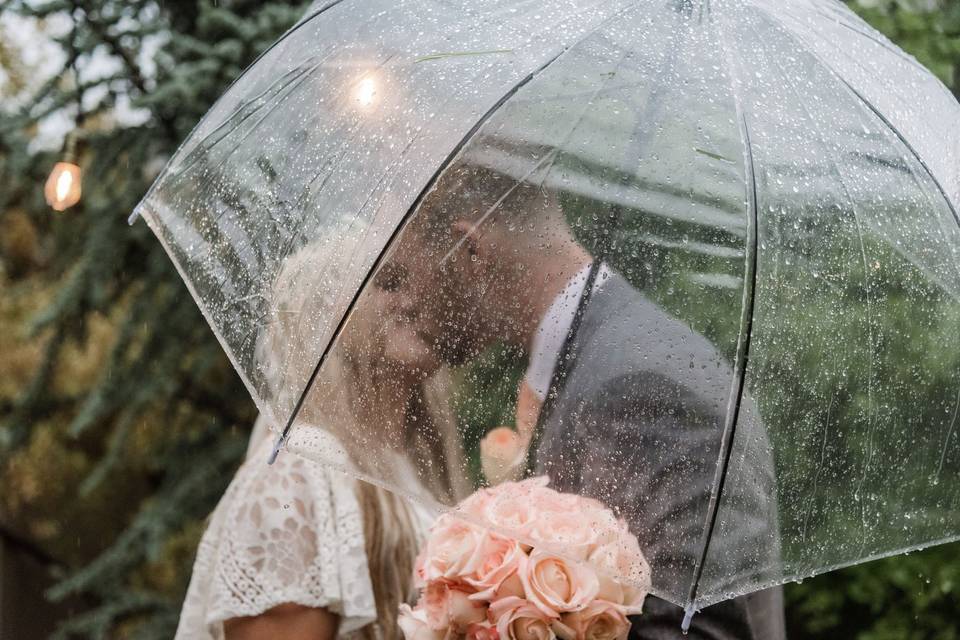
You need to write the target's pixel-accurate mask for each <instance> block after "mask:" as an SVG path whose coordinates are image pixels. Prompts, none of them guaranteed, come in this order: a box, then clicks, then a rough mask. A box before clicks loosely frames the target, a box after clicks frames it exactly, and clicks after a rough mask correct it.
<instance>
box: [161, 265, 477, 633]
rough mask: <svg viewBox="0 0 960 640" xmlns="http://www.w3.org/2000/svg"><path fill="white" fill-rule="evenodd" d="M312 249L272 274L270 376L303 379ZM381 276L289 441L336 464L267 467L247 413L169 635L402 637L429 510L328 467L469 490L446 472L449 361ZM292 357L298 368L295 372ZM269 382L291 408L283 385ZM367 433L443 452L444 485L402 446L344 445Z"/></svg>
mask: <svg viewBox="0 0 960 640" xmlns="http://www.w3.org/2000/svg"><path fill="white" fill-rule="evenodd" d="M315 257H316V255H315V254H314V253H313V252H311V251H310V248H309V246H308V247H306V248H304V249H302V250H301V251H299V252H298V253H296V254H294V255H293V256H291V257H290V258H288V260H287V261H286V262H285V264H284V267H283V269H282V270H281V273H280V275H279V276H278V277H277V280H276V282H275V285H274V290H273V304H272V309H273V310H274V317H273V318H271V320H272V322H271V323H270V325H269V326H268V328H267V329H266V330H265V331H264V332H263V335H262V337H261V339H260V341H259V343H258V346H257V355H258V360H259V362H261V363H265V366H264V373H265V377H266V379H267V380H271V379H272V380H279V379H282V377H284V376H282V375H280V374H281V373H284V374H286V377H287V378H288V379H290V378H292V379H300V380H305V379H306V378H307V376H309V373H310V371H312V368H313V366H314V364H315V363H314V362H309V361H306V362H305V361H304V360H305V358H303V357H298V356H300V354H302V353H303V352H305V351H308V349H306V348H305V347H306V344H308V341H309V339H310V336H309V335H306V336H304V335H303V334H305V333H306V332H307V331H306V330H305V329H304V327H311V326H313V325H312V324H311V323H312V322H313V321H315V320H316V319H317V318H321V317H322V313H323V311H324V309H325V308H329V305H330V304H331V302H330V300H328V299H326V297H325V295H324V291H323V287H322V286H318V284H317V281H316V273H317V269H316V262H315ZM386 271H387V270H384V272H385V273H386ZM391 277H393V276H388V275H385V276H382V277H379V281H375V282H374V285H375V286H373V287H369V288H368V291H367V293H365V294H364V295H363V296H362V297H361V299H360V301H359V302H358V304H357V308H356V309H355V312H354V313H353V314H352V317H351V321H350V322H349V323H347V325H346V328H345V330H344V332H343V333H342V335H341V337H340V339H339V342H338V343H337V345H336V346H335V347H334V349H332V350H331V352H330V354H329V355H328V358H327V360H326V362H325V364H324V366H323V369H322V371H321V373H320V375H319V377H318V379H317V380H316V382H315V384H314V389H313V391H311V393H310V394H309V396H308V397H307V399H306V401H305V403H304V406H303V407H302V409H301V411H300V413H299V415H298V420H297V424H296V425H295V428H294V431H293V433H292V436H291V439H290V442H289V446H288V448H289V449H294V450H298V449H299V450H301V451H303V450H307V452H308V453H309V452H310V451H314V452H316V453H317V454H318V455H319V457H321V458H322V459H324V460H326V461H331V462H333V463H334V464H333V465H325V464H321V463H318V462H316V461H314V460H312V459H310V458H311V457H310V456H309V455H308V456H306V457H302V456H301V455H298V453H294V452H293V451H286V450H285V451H282V452H281V453H280V456H279V458H278V459H277V461H276V462H275V463H274V464H273V465H267V464H266V460H267V457H268V455H269V452H270V449H271V447H272V445H273V440H274V438H275V437H276V436H275V434H273V433H270V432H268V431H267V429H266V428H265V427H264V420H263V419H262V418H261V419H260V420H258V421H257V426H256V427H255V429H254V433H253V435H252V436H251V442H250V447H249V449H248V455H247V459H246V461H245V462H244V463H243V465H242V466H241V467H240V469H239V470H238V471H237V474H236V476H235V477H234V478H233V481H232V482H231V484H230V486H229V487H228V489H227V491H226V493H225V494H224V496H223V497H222V498H221V500H220V502H219V504H218V505H217V507H216V509H215V510H214V512H213V514H212V515H211V517H210V520H209V524H208V527H207V529H206V531H205V532H204V535H203V537H202V539H201V542H200V546H199V548H198V551H197V557H196V561H195V564H194V568H193V575H192V577H191V580H190V586H189V588H188V591H187V596H186V598H185V600H184V603H183V609H182V611H181V616H180V623H179V626H178V628H177V634H176V640H247V639H251V638H270V639H272V640H273V639H275V640H283V639H285V638H290V639H293V638H296V639H298V640H299V639H304V638H310V639H318V640H326V639H330V638H334V637H348V636H349V637H350V638H363V639H369V640H380V639H384V640H394V639H396V638H399V637H400V635H401V634H400V631H399V628H398V626H397V624H396V619H397V611H398V608H399V605H400V603H401V602H405V601H409V600H410V599H411V598H412V597H413V595H414V592H413V584H412V575H413V563H414V559H415V556H416V553H417V551H418V549H419V547H420V542H421V540H422V537H423V536H424V534H425V533H426V529H427V527H428V526H429V524H430V522H431V521H432V518H433V515H432V513H430V512H429V511H428V510H427V509H426V508H425V507H422V506H420V505H416V504H414V503H412V502H409V501H407V500H405V499H403V498H400V497H398V496H397V495H395V494H392V493H390V492H388V491H385V490H383V489H380V488H377V487H375V486H373V485H370V484H367V483H364V482H361V481H358V480H354V479H352V477H350V476H347V475H345V474H344V473H343V472H342V471H340V470H339V469H344V468H349V469H352V470H354V471H359V472H360V473H364V472H371V471H373V469H372V466H375V465H383V466H385V467H389V468H390V469H391V470H392V473H393V475H394V478H395V480H396V482H397V483H399V484H401V486H402V485H403V484H406V485H407V486H408V487H409V488H410V490H411V491H412V492H416V493H421V494H422V493H423V492H424V491H423V489H426V490H429V491H430V492H431V493H432V494H433V495H438V496H441V497H443V498H445V499H446V500H447V501H449V500H452V499H456V498H458V497H460V496H462V495H463V494H465V492H466V491H467V490H468V488H467V487H462V486H456V478H457V477H458V474H455V473H454V474H451V473H449V469H451V468H456V465H458V464H460V462H461V460H460V457H459V451H460V446H459V443H458V442H457V438H456V430H455V426H454V420H453V418H452V415H451V413H450V411H449V408H448V407H447V406H446V404H445V403H444V402H442V401H441V400H440V398H442V397H444V396H446V395H448V387H449V385H450V375H449V371H448V370H446V369H445V368H443V367H441V366H440V365H439V363H438V361H437V360H436V359H435V357H434V356H433V355H432V350H431V349H430V348H429V347H428V345H426V344H424V343H423V341H422V340H421V339H420V338H419V337H418V336H417V335H416V333H415V332H414V331H413V329H412V328H411V326H410V325H409V323H407V322H405V321H404V320H403V315H402V314H401V313H396V304H397V302H396V300H395V297H396V295H397V293H396V291H397V287H396V286H394V284H393V283H392V282H390V281H389V278H391ZM291 367H298V368H299V370H297V371H294V372H293V373H294V375H293V376H290V375H289V374H290V373H291V369H290V368H291ZM271 392H272V393H273V394H274V397H275V399H276V400H277V401H278V402H277V404H279V405H280V406H290V400H291V397H292V396H285V394H287V393H292V391H288V390H285V389H282V388H281V389H272V390H271ZM413 425H416V428H414V427H413ZM347 433H350V434H351V437H349V438H347V437H344V435H345V434H347ZM368 434H369V435H368ZM338 436H340V437H338ZM368 438H376V439H378V440H381V441H387V442H392V443H394V444H395V445H396V446H398V447H399V446H403V447H405V448H408V450H409V448H413V449H414V450H415V451H416V452H417V453H418V456H420V457H422V458H424V459H429V460H433V461H442V462H443V463H445V467H446V468H445V469H444V470H443V471H444V472H443V473H441V474H439V477H440V478H443V479H444V480H441V481H440V484H441V485H442V486H432V487H420V485H419V484H418V482H419V481H418V480H417V477H416V474H415V473H414V470H413V468H412V467H411V465H410V463H409V461H408V459H409V458H408V457H401V456H400V455H396V456H395V457H394V459H388V458H389V456H387V457H383V456H381V457H380V458H379V459H377V460H372V459H371V456H365V455H363V454H362V452H360V451H358V450H357V445H355V444H354V445H351V443H357V442H363V441H364V440H367V439H368ZM379 475H380V476H382V475H383V474H382V473H379Z"/></svg>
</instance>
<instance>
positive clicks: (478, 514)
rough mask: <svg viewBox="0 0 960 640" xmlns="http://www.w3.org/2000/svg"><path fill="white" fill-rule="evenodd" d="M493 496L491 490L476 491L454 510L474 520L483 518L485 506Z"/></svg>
mask: <svg viewBox="0 0 960 640" xmlns="http://www.w3.org/2000/svg"><path fill="white" fill-rule="evenodd" d="M493 496H494V493H493V490H491V489H478V490H477V491H474V492H473V493H471V494H470V495H469V496H467V497H466V498H464V499H463V500H462V501H461V502H460V504H458V505H457V507H456V510H457V511H460V512H462V513H465V514H467V515H468V516H472V517H474V518H484V517H485V516H484V513H485V512H486V509H487V505H488V504H489V503H490V501H491V500H492V499H493Z"/></svg>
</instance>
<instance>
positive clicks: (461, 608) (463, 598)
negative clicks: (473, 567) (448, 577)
mask: <svg viewBox="0 0 960 640" xmlns="http://www.w3.org/2000/svg"><path fill="white" fill-rule="evenodd" d="M472 593H473V589H471V588H470V587H469V586H468V585H464V584H454V583H449V582H446V581H444V580H435V581H433V582H430V583H428V584H427V588H426V589H424V591H423V594H422V595H421V597H420V604H419V605H418V606H422V608H423V610H424V611H426V620H427V625H428V626H429V627H430V629H432V630H433V631H446V630H447V629H450V630H452V631H454V632H455V633H463V632H465V631H466V630H467V627H469V626H470V625H471V624H475V623H478V622H483V620H484V619H486V616H487V607H486V605H484V604H483V603H482V602H478V601H475V600H471V599H470V595H471V594H472Z"/></svg>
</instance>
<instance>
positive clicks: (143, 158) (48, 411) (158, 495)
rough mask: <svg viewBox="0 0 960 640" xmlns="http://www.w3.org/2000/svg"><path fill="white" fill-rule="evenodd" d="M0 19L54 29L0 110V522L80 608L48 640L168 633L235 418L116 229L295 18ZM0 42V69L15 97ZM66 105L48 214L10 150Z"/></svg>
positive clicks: (170, 286)
mask: <svg viewBox="0 0 960 640" xmlns="http://www.w3.org/2000/svg"><path fill="white" fill-rule="evenodd" d="M0 10H2V11H3V12H12V13H16V14H19V15H20V16H22V17H24V18H27V19H30V20H32V21H36V22H35V23H36V24H38V25H47V26H48V27H49V31H50V32H51V33H54V34H56V33H57V29H56V28H54V26H55V25H58V24H59V25H66V26H67V28H66V29H64V30H63V32H62V33H60V34H59V35H54V41H55V42H56V44H57V46H58V47H59V49H60V50H61V51H62V53H63V64H62V65H61V67H60V69H59V70H58V71H57V72H55V73H54V74H53V75H52V77H51V78H50V80H49V81H47V82H45V83H43V84H42V85H41V86H39V87H36V88H34V89H33V91H32V93H31V94H30V95H29V96H28V100H26V101H25V104H24V105H22V106H20V105H18V104H17V103H16V102H17V101H14V106H15V108H13V109H10V108H4V109H0V185H2V186H0V212H2V218H0V224H2V225H3V242H2V244H0V251H2V253H0V258H2V266H3V268H2V271H0V299H2V301H3V302H2V306H0V334H4V337H3V338H0V347H2V348H3V351H4V358H3V361H4V362H3V363H2V364H0V369H2V371H0V374H2V377H3V378H4V380H5V382H4V383H3V385H2V386H0V420H2V426H0V484H2V485H3V486H4V496H3V498H2V503H0V523H2V526H3V528H4V529H5V530H7V531H8V532H10V533H11V535H14V536H16V537H19V538H21V539H24V540H27V541H29V542H30V544H32V545H33V546H34V547H35V548H37V549H38V550H39V552H40V553H42V554H44V555H46V556H47V557H49V558H50V559H51V561H52V562H54V563H55V565H56V566H58V567H60V569H61V572H62V576H61V578H62V579H61V580H60V581H59V583H58V584H56V585H55V586H54V588H52V589H51V590H50V592H49V594H48V596H49V597H50V598H52V599H54V600H58V599H63V598H68V597H70V598H79V599H80V601H81V602H83V603H84V604H85V605H86V610H85V611H84V612H83V613H82V614H81V615H78V616H74V617H72V618H71V619H70V620H69V621H68V622H66V623H65V624H63V625H62V626H61V628H60V631H59V636H60V637H64V638H65V637H75V636H76V637H90V638H106V637H131V638H169V637H171V636H172V631H173V628H174V625H175V623H176V616H177V613H178V611H179V604H180V599H181V597H182V593H183V590H184V588H185V584H186V578H187V577H188V576H189V566H190V562H191V561H192V555H193V548H194V546H195V544H196V540H197V537H198V534H199V532H200V530H201V528H202V525H201V522H202V519H203V518H204V517H205V516H206V515H207V514H208V513H209V511H210V509H211V508H212V506H213V504H215V502H216V500H217V498H218V497H219V495H220V494H221V493H222V492H223V489H224V488H225V485H226V483H227V481H228V480H229V478H230V476H231V473H232V471H233V469H234V468H235V467H236V465H237V463H238V461H239V459H240V457H241V456H242V452H243V450H244V447H245V442H246V436H247V433H248V427H249V425H250V424H251V422H252V420H253V417H254V413H253V408H252V404H251V402H250V400H249V398H248V396H247V394H246V392H245V391H244V390H243V388H242V386H241V385H240V383H239V381H238V379H237V378H236V376H235V374H234V373H233V371H232V370H231V368H230V366H229V364H228V363H227V361H226V359H225V357H224V356H223V354H222V351H221V349H220V347H219V345H218V344H217V343H216V341H215V340H214V339H213V336H212V334H211V332H210V331H209V329H208V328H207V326H206V324H205V322H204V321H203V319H202V318H201V316H200V314H199V312H198V311H197V309H196V306H195V305H194V303H193V301H192V300H191V298H190V296H189V295H188V294H187V291H186V289H185V287H184V286H183V284H182V283H181V282H180V279H179V278H178V276H177V275H176V273H175V271H174V269H173V268H172V265H171V264H170V261H169V260H168V258H167V257H166V255H165V254H164V253H163V251H162V249H161V248H160V246H159V244H158V243H157V242H156V240H155V239H154V238H153V237H152V235H151V234H150V232H149V230H148V229H147V228H146V225H143V224H140V225H135V226H133V227H128V226H127V224H126V217H127V215H128V214H129V213H130V212H131V211H132V209H133V207H134V206H135V205H136V204H137V202H138V201H139V199H140V198H141V197H142V196H143V194H144V193H145V191H146V189H147V188H148V187H149V185H150V182H151V180H152V179H153V177H155V175H156V173H157V171H158V170H159V168H160V167H161V166H162V163H163V161H164V159H165V158H167V157H169V156H170V155H171V154H172V153H173V151H174V150H175V149H176V146H177V145H178V144H179V142H180V141H181V140H182V139H183V138H184V137H185V136H186V135H187V134H188V133H189V131H190V129H191V128H192V127H193V125H194V124H195V123H196V122H197V120H198V119H199V118H200V117H201V116H202V115H203V114H204V113H205V112H206V110H207V109H208V108H209V107H210V105H211V104H212V103H213V101H214V100H215V99H216V98H217V97H218V96H219V95H220V94H221V93H222V92H223V90H224V88H225V87H226V86H227V84H228V83H229V82H230V81H231V80H232V79H234V78H235V77H236V76H237V75H238V74H239V73H240V72H241V70H242V69H243V68H244V66H245V65H246V64H248V63H249V62H250V61H251V60H252V59H253V58H254V57H255V56H256V55H257V54H258V53H259V52H260V51H261V50H263V49H264V48H266V47H267V46H268V45H269V44H270V43H271V42H272V41H274V40H275V39H276V38H277V37H278V36H279V35H280V34H281V33H282V32H283V31H284V30H285V29H286V28H288V27H289V26H290V25H291V24H292V23H293V22H294V21H295V20H296V19H297V18H299V17H300V16H301V15H302V13H303V11H304V10H305V6H304V5H303V4H302V3H297V2H280V1H272V2H256V1H249V0H233V1H230V0H226V1H223V0H221V1H220V2H219V3H212V2H205V1H203V0H200V1H195V0H177V1H169V0H165V1H164V2H161V3H158V2H155V1H153V0H132V1H120V0H98V1H94V0H53V1H52V2H46V3H43V4H40V3H36V2H28V1H25V0H11V1H7V2H4V3H2V4H0ZM68 18H69V19H68ZM9 49H10V45H7V46H3V47H0V65H2V68H3V69H4V71H5V72H6V75H7V77H8V78H10V79H11V80H17V81H18V82H19V85H18V86H13V89H14V90H16V89H18V88H20V89H22V87H23V85H25V84H27V83H26V82H25V81H24V79H23V75H24V70H23V69H20V68H19V67H18V56H17V55H16V52H13V51H10V50H9ZM95 59H97V60H99V62H96V63H94V60H95ZM77 72H79V73H77ZM8 84H11V85H13V84H14V83H13V82H10V83H8ZM78 104H82V115H83V117H82V119H80V122H79V126H80V128H79V129H78V133H79V141H80V158H81V165H82V167H83V171H84V179H83V188H84V194H83V199H82V200H81V202H80V204H78V205H77V206H75V207H73V208H72V209H69V210H68V211H66V212H64V213H62V214H55V213H53V212H52V211H51V210H50V209H49V208H48V207H47V206H46V204H45V203H44V201H43V197H42V185H43V182H44V180H45V178H46V174H47V173H48V172H49V170H50V168H51V167H52V165H53V163H54V162H55V161H56V160H57V159H58V158H57V155H58V154H56V153H49V152H34V150H32V149H31V148H30V143H31V140H32V138H33V137H34V135H35V133H36V131H37V128H38V127H39V126H41V125H42V124H43V122H44V121H50V120H51V119H52V118H57V117H60V118H64V117H66V119H67V120H68V121H69V120H76V119H77V115H78V107H77V105H78ZM121 111H125V112H127V113H128V114H130V113H132V116H129V115H128V117H125V118H124V117H118V115H117V114H118V112H121ZM8 356H9V357H8Z"/></svg>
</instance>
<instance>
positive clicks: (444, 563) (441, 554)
mask: <svg viewBox="0 0 960 640" xmlns="http://www.w3.org/2000/svg"><path fill="white" fill-rule="evenodd" d="M482 536H483V530H481V529H479V528H478V527H474V526H472V525H470V524H468V523H467V522H464V521H463V520H460V519H459V518H457V517H456V516H453V515H450V514H447V515H444V516H441V517H440V518H439V519H438V520H437V522H436V524H435V525H434V526H433V529H432V530H431V532H430V537H429V538H428V539H427V546H426V548H425V549H424V552H423V561H422V563H420V566H418V567H417V569H416V571H417V574H418V575H417V577H419V578H420V579H421V580H424V581H431V580H439V579H441V578H443V579H447V580H457V579H459V578H460V577H461V576H462V575H464V574H467V573H470V572H471V569H472V566H471V565H472V564H476V563H477V559H476V558H475V556H476V554H477V551H478V547H479V544H480V541H481V539H482Z"/></svg>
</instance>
